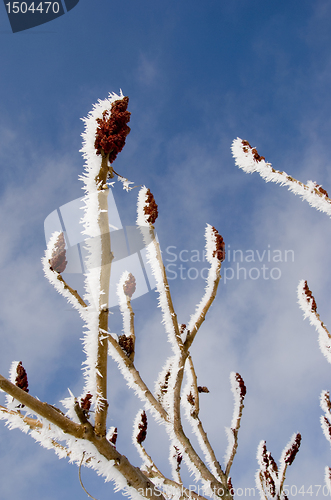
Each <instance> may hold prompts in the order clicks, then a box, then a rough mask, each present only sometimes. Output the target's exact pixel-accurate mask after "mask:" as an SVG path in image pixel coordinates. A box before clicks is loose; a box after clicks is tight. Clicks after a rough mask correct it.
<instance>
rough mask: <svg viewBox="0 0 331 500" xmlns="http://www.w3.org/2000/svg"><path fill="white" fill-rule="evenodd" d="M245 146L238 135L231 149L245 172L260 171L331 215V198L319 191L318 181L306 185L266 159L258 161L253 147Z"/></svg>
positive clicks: (266, 179) (236, 161) (264, 177)
mask: <svg viewBox="0 0 331 500" xmlns="http://www.w3.org/2000/svg"><path fill="white" fill-rule="evenodd" d="M243 147H244V146H243V143H242V139H240V138H239V137H237V139H235V140H234V141H233V143H232V147H231V149H232V154H233V156H234V158H235V163H236V165H237V166H238V167H239V168H241V169H242V170H243V171H244V172H246V173H253V172H258V173H259V174H260V176H261V177H262V179H264V180H265V181H266V182H275V183H276V184H280V185H281V186H287V187H288V189H289V191H292V192H293V193H294V194H297V195H299V196H301V198H302V199H303V200H306V201H308V203H309V205H311V206H312V207H314V208H316V209H317V210H319V211H321V212H325V213H326V214H328V215H329V216H331V200H330V199H329V198H328V197H327V196H326V195H325V194H323V193H321V192H319V191H318V188H319V187H320V186H319V185H318V184H316V182H313V181H307V184H306V185H305V184H303V183H302V182H299V181H297V180H295V179H293V178H292V177H291V176H289V175H287V173H286V172H280V171H278V170H275V169H273V168H272V166H271V163H267V162H266V161H265V160H262V159H261V160H260V161H256V160H255V159H254V156H253V154H252V149H251V148H250V147H248V146H246V148H247V151H244V150H243Z"/></svg>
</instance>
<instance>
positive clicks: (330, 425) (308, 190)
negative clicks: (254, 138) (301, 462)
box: [232, 138, 331, 498]
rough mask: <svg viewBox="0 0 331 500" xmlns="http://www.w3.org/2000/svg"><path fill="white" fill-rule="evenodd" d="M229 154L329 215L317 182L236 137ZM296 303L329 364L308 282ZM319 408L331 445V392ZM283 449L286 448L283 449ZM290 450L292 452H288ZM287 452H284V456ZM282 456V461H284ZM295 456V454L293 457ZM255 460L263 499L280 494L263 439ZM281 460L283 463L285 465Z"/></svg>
mask: <svg viewBox="0 0 331 500" xmlns="http://www.w3.org/2000/svg"><path fill="white" fill-rule="evenodd" d="M232 153H233V156H234V158H235V162H236V165H238V167H240V168H241V169H242V170H244V172H247V173H253V172H258V173H259V174H260V175H261V177H262V178H263V179H264V180H265V181H266V182H269V181H272V182H276V183H277V184H281V185H285V186H287V187H288V189H289V190H290V191H292V192H293V193H295V194H298V195H300V196H301V197H302V199H303V200H306V201H308V203H309V204H310V205H311V206H312V207H314V208H316V209H317V210H320V211H322V212H325V213H326V214H328V215H331V199H330V198H329V196H328V193H327V191H326V190H325V189H323V188H322V186H320V185H319V184H317V183H316V182H313V181H308V182H307V184H303V183H302V182H300V181H297V180H296V179H294V178H293V177H291V176H290V175H288V174H286V172H280V171H278V170H275V169H274V168H273V167H272V166H271V164H270V163H267V162H266V161H265V158H264V156H260V155H259V153H258V152H257V150H256V148H253V147H252V146H251V145H250V144H249V142H248V141H246V140H242V139H239V138H237V139H235V140H234V141H233V143H232ZM297 295H298V303H299V306H300V308H301V309H302V311H303V312H304V319H306V318H308V319H309V322H310V324H311V325H312V326H314V327H315V328H316V330H317V332H318V342H319V347H320V350H321V351H322V353H323V355H324V356H325V357H326V359H327V361H328V362H329V363H331V335H330V333H329V331H328V330H327V328H326V326H325V324H324V323H323V321H322V320H321V318H320V315H319V314H318V312H317V304H316V301H315V298H314V296H313V294H312V292H311V290H310V289H309V287H308V283H307V281H305V280H301V281H300V282H299V285H298V289H297ZM320 402H321V408H322V410H323V411H324V413H325V415H324V416H321V426H322V430H323V433H324V435H325V437H326V439H327V440H328V441H329V442H330V444H331V402H330V394H329V392H328V391H325V390H324V391H322V394H321V399H320ZM298 436H300V434H297V435H296V436H293V438H292V440H293V444H292V445H291V443H289V445H288V447H287V448H288V450H289V451H288V452H286V451H285V455H284V452H283V455H282V459H281V462H283V465H282V467H283V468H282V471H283V472H284V473H285V471H286V466H287V464H290V463H292V461H293V460H292V459H291V460H290V462H289V458H287V460H288V461H287V462H286V457H292V456H293V454H294V456H295V454H296V453H297V451H298V447H299V445H300V440H301V436H300V438H299V437H298ZM285 450H286V449H285ZM290 450H292V451H290ZM286 453H287V455H286ZM284 457H285V462H284ZM293 458H294V457H293ZM258 461H259V464H260V470H259V471H258V473H257V475H256V484H257V486H258V487H259V489H260V492H261V497H262V498H271V497H275V496H276V497H280V496H281V494H283V495H284V493H282V485H283V484H284V480H283V479H281V477H282V476H281V475H279V472H280V471H278V469H277V466H276V464H274V461H273V459H272V457H271V455H270V453H268V452H267V451H266V448H265V442H263V441H262V442H261V443H260V447H259V452H258ZM284 463H286V466H285V467H284ZM325 483H326V485H327V487H328V489H329V492H330V494H331V468H330V467H326V468H325Z"/></svg>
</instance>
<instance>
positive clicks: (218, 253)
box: [212, 226, 225, 262]
mask: <svg viewBox="0 0 331 500" xmlns="http://www.w3.org/2000/svg"><path fill="white" fill-rule="evenodd" d="M212 229H213V231H214V234H215V238H216V248H215V250H214V252H213V257H217V259H218V260H219V261H220V262H223V260H224V259H225V243H224V240H223V238H222V236H221V235H220V234H219V233H218V231H217V229H215V228H214V226H213V228H212Z"/></svg>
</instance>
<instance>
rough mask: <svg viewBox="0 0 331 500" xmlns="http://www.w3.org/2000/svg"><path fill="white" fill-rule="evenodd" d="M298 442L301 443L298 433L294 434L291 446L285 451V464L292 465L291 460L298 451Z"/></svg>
mask: <svg viewBox="0 0 331 500" xmlns="http://www.w3.org/2000/svg"><path fill="white" fill-rule="evenodd" d="M300 444H301V434H300V433H298V434H297V435H296V436H295V439H294V442H293V444H292V446H291V447H290V448H289V449H288V450H287V452H286V453H285V457H284V462H285V463H286V464H288V465H292V463H293V460H294V459H295V456H296V454H297V453H298V451H299V448H300Z"/></svg>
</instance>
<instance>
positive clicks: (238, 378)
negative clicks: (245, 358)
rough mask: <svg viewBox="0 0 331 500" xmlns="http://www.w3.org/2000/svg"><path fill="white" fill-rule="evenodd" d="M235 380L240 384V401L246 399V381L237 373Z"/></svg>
mask: <svg viewBox="0 0 331 500" xmlns="http://www.w3.org/2000/svg"><path fill="white" fill-rule="evenodd" d="M235 378H236V381H237V382H238V384H239V389H240V399H241V400H243V399H244V397H245V396H246V386H245V383H244V380H243V378H242V376H241V375H239V373H236V375H235Z"/></svg>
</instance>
